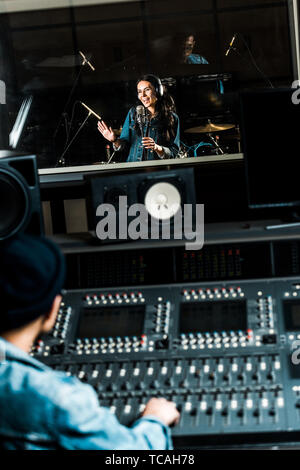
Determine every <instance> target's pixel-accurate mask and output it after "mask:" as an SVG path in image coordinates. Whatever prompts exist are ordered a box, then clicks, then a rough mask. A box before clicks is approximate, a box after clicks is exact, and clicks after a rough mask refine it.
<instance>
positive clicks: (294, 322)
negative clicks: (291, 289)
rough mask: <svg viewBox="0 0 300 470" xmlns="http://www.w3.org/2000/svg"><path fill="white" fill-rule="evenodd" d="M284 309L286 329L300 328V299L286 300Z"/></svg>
mask: <svg viewBox="0 0 300 470" xmlns="http://www.w3.org/2000/svg"><path fill="white" fill-rule="evenodd" d="M283 311H284V323H285V328H286V330H287V331H297V330H300V300H299V299H296V300H284V301H283Z"/></svg>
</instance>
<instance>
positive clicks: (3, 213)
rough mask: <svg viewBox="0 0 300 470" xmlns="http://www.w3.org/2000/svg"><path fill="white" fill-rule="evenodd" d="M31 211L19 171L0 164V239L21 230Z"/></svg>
mask: <svg viewBox="0 0 300 470" xmlns="http://www.w3.org/2000/svg"><path fill="white" fill-rule="evenodd" d="M30 213H31V197H30V193H29V190H28V187H27V184H26V182H25V180H24V178H23V176H22V175H20V173H18V172H17V171H15V170H14V169H12V168H11V169H10V168H9V169H8V168H5V167H1V165H0V240H5V239H6V238H9V237H11V236H13V235H15V234H16V233H18V232H19V231H21V230H23V229H24V228H25V226H26V224H27V222H28V220H29V215H30Z"/></svg>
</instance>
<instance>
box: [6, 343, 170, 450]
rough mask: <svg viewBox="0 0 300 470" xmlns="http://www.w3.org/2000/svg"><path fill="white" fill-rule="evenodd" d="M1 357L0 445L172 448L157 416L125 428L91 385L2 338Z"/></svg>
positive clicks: (31, 447) (167, 433)
mask: <svg viewBox="0 0 300 470" xmlns="http://www.w3.org/2000/svg"><path fill="white" fill-rule="evenodd" d="M1 353H2V354H1ZM3 353H4V360H3ZM0 356H1V360H0V448H4V449H12V450H15V449H27V450H51V449H52V450H57V449H69V450H86V449H88V450H132V449H133V450H149V449H154V450H163V449H171V448H172V443H171V437H170V429H169V428H168V427H167V426H165V425H164V424H163V423H162V422H161V421H160V420H159V419H157V418H156V417H154V416H147V417H144V418H140V419H139V420H138V421H136V422H135V423H134V424H133V426H132V427H131V428H128V427H126V426H123V425H121V424H120V423H119V421H118V420H117V419H116V417H115V416H114V415H113V414H112V413H111V412H110V410H109V409H108V408H104V407H100V406H99V403H98V398H97V395H96V393H95V391H94V389H93V388H92V387H91V386H90V385H88V384H83V383H82V382H80V381H79V380H78V379H76V378H75V377H69V376H67V375H66V374H65V373H63V372H58V371H54V370H52V369H51V368H49V367H48V366H46V365H44V364H42V363H41V362H39V361H37V360H36V359H34V358H32V357H31V356H29V355H27V354H26V353H25V352H23V351H22V350H21V349H19V348H17V347H16V346H14V345H13V344H11V343H9V342H7V341H5V340H4V339H2V338H1V339H0Z"/></svg>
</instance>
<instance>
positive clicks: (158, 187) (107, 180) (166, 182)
mask: <svg viewBox="0 0 300 470" xmlns="http://www.w3.org/2000/svg"><path fill="white" fill-rule="evenodd" d="M87 183H88V185H89V188H90V191H89V197H88V199H87V213H88V223H89V229H90V230H91V231H92V232H95V234H97V236H98V238H100V240H102V241H103V242H112V241H120V240H129V239H130V236H127V237H125V235H124V227H120V224H121V223H122V222H123V223H124V221H126V223H127V228H128V227H130V224H131V222H132V221H133V220H134V218H135V215H132V212H131V211H130V207H132V206H133V205H135V204H137V203H138V204H141V205H143V207H144V209H145V211H144V215H146V218H145V220H143V221H141V219H140V220H139V222H140V223H142V224H144V226H143V227H142V230H141V231H142V232H143V234H144V238H151V237H150V236H147V235H149V233H148V232H147V231H148V230H150V229H151V224H150V219H152V222H153V221H154V222H156V225H159V226H160V228H162V227H164V226H165V225H169V226H170V227H172V225H173V224H174V221H175V218H176V217H177V221H178V217H183V215H184V206H185V205H186V204H189V205H191V207H195V204H196V196H195V184H194V169H193V168H181V169H174V170H173V169H172V170H171V171H165V170H162V171H153V172H149V171H147V172H145V171H143V172H141V173H130V174H127V173H124V174H117V175H110V176H105V175H103V176H100V175H96V176H95V175H94V176H89V177H87ZM120 197H122V198H123V200H125V199H124V197H126V200H125V201H126V205H124V204H119V201H120ZM99 207H101V208H102V209H101V210H99ZM111 207H113V208H114V209H115V214H116V221H115V222H116V223H115V226H116V230H115V232H116V235H117V237H116V239H115V238H114V237H109V234H108V236H107V238H101V237H99V235H98V233H97V226H98V227H99V225H98V224H99V222H100V223H101V221H104V220H105V218H107V213H106V212H105V208H107V209H108V210H110V208H111ZM125 212H126V213H125ZM107 222H109V220H108V218H107ZM108 229H109V227H108ZM191 229H192V227H191ZM120 233H121V234H122V235H121V236H118V235H119V234H120ZM161 236H162V233H161V231H160V232H159V238H161ZM170 237H171V238H172V234H170ZM141 238H143V237H141Z"/></svg>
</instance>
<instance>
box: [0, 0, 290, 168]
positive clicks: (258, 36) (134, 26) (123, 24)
mask: <svg viewBox="0 0 300 470" xmlns="http://www.w3.org/2000/svg"><path fill="white" fill-rule="evenodd" d="M70 3H72V5H73V6H70ZM37 4H38V5H39V8H40V9H39V10H37V9H36V5H37ZM24 5H25V7H24ZM64 5H65V6H64ZM25 8H26V10H25ZM291 16H292V15H291V11H290V8H289V4H288V2H287V1H286V0H201V1H199V0H185V1H182V0H143V1H122V0H115V1H101V0H98V1H97V0H94V1H92V0H90V1H81V2H80V1H75V0H74V1H73V2H67V1H63V0H60V1H56V0H49V1H47V2H46V1H44V0H41V1H40V2H36V1H34V0H32V1H30V0H28V1H27V2H24V1H22V2H21V1H18V0H9V1H8V0H4V1H2V2H1V6H0V85H2V86H0V91H1V90H2V91H1V97H0V98H1V99H0V103H1V104H0V111H1V115H0V117H1V127H0V134H1V137H0V146H1V148H9V146H10V148H14V146H15V148H17V149H18V150H23V151H26V152H32V153H35V154H36V155H37V156H38V165H39V168H48V167H55V166H57V165H59V164H60V163H61V162H60V157H61V155H62V154H63V153H64V151H65V149H66V148H67V146H68V145H69V144H70V143H71V145H70V146H69V148H68V151H67V152H65V155H64V164H65V165H66V166H74V165H86V164H93V163H96V162H103V161H107V159H108V153H107V152H108V151H111V150H112V146H111V145H109V146H110V148H109V149H108V147H107V145H108V142H107V141H106V140H105V139H104V138H103V136H102V135H101V134H100V133H99V131H98V129H97V117H96V116H95V115H93V114H92V115H90V116H89V118H88V119H87V120H86V117H87V114H88V110H87V108H85V107H84V106H83V105H81V103H80V102H83V103H85V104H86V105H87V106H88V107H90V108H91V109H92V110H93V111H94V112H95V113H96V114H97V115H99V116H101V117H102V118H103V119H104V120H105V122H107V124H108V125H109V126H111V127H112V128H113V129H114V130H115V132H116V134H118V133H120V130H121V128H122V126H123V123H124V119H125V117H126V114H127V112H128V110H129V108H130V107H131V106H136V105H137V104H138V103H137V94H136V81H137V79H138V78H139V77H140V76H141V75H143V74H145V73H151V74H155V75H157V76H159V77H160V78H161V80H162V83H163V85H164V87H166V88H167V89H168V91H169V93H170V94H171V96H172V97H173V99H174V101H175V104H176V109H177V114H178V116H179V118H180V131H181V132H180V142H181V147H180V153H179V154H178V157H180V158H182V157H191V158H192V157H195V156H202V155H210V154H215V153H218V152H220V150H219V149H218V146H219V147H220V148H221V150H222V151H223V152H224V153H238V152H240V136H239V119H240V117H239V106H238V92H239V91H240V90H243V89H245V88H256V87H259V88H261V87H270V86H275V87H277V86H290V85H291V83H292V82H293V80H294V79H295V70H296V65H295V60H294V58H293V57H294V56H293V35H292V34H291V25H290V21H291ZM81 53H82V54H83V55H84V57H83V55H82V54H81ZM85 59H86V61H85ZM87 61H88V62H89V63H87ZM83 64H84V65H83ZM4 94H5V97H4V96H2V95H4ZM85 120H86V121H85ZM16 121H17V122H16ZM83 123H84V125H83ZM15 124H17V127H14V125H15ZM81 126H82V128H81ZM213 126H215V128H216V129H219V132H216V130H215V128H214V127H213ZM79 128H81V129H80V132H79V133H78V134H77V136H76V138H75V139H74V141H73V142H71V141H72V139H73V137H74V135H75V134H76V132H77V131H78V129H79ZM210 130H212V131H213V132H212V133H211V132H209V131H210ZM12 131H14V132H13V133H12ZM211 136H213V137H214V140H216V139H217V144H218V146H216V145H215V144H214V143H213V141H212V139H211ZM118 158H119V159H120V161H124V158H126V157H124V156H118ZM122 159H123V160H122Z"/></svg>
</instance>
